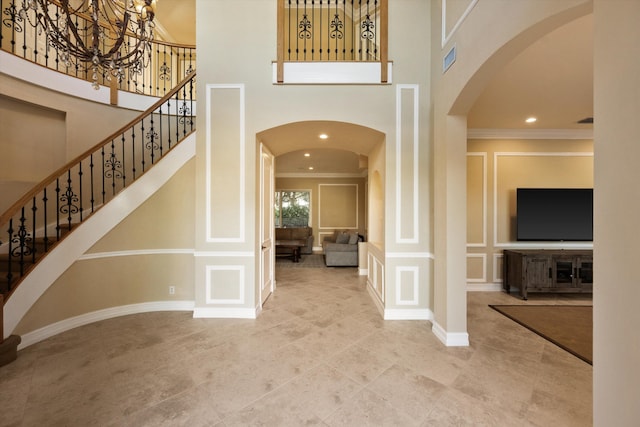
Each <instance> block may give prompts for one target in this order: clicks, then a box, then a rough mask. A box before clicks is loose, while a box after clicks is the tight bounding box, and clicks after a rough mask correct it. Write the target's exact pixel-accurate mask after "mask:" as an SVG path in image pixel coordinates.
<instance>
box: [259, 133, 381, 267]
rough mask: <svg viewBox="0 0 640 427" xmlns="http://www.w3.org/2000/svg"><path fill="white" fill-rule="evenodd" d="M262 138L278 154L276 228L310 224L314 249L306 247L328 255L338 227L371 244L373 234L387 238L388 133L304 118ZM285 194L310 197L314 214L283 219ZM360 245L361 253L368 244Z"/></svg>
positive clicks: (262, 142)
mask: <svg viewBox="0 0 640 427" xmlns="http://www.w3.org/2000/svg"><path fill="white" fill-rule="evenodd" d="M256 138H257V141H258V142H259V143H260V144H263V145H264V146H265V147H266V148H267V149H268V150H269V151H270V152H271V153H272V155H273V156H274V190H275V193H276V195H275V197H274V204H275V205H277V207H276V208H275V212H276V213H275V217H276V219H275V221H274V223H275V226H276V227H285V226H292V225H295V226H306V227H308V228H309V229H310V231H309V233H310V234H311V235H312V242H313V243H312V249H311V248H305V249H306V250H307V251H308V252H307V254H309V253H310V252H312V253H313V254H316V255H317V254H322V252H323V249H322V242H323V240H324V239H325V238H328V237H331V236H333V235H334V234H335V232H336V231H349V232H351V233H356V234H358V235H360V236H362V237H363V238H364V240H365V242H367V243H368V242H369V240H370V239H371V238H375V242H376V244H382V243H383V242H384V233H383V231H384V226H383V224H384V186H383V185H382V183H383V182H384V168H383V166H382V165H384V162H385V160H384V152H385V151H384V144H385V135H384V134H383V133H382V132H380V131H377V130H375V129H371V128H369V127H365V126H361V125H357V124H353V123H345V122H336V121H304V122H294V123H288V124H283V125H280V126H277V127H274V128H271V129H267V130H265V131H262V132H259V133H258V134H257V135H256ZM372 174H373V175H372ZM259 175H262V174H259ZM372 177H375V178H372ZM372 179H373V180H374V183H372ZM372 188H374V189H375V190H374V191H375V195H372V193H371V191H372ZM281 193H282V194H286V196H287V197H290V196H291V194H295V195H300V196H301V197H302V196H304V197H303V199H304V200H305V202H304V203H303V204H305V205H306V204H307V203H308V212H307V213H306V215H308V217H304V215H301V216H303V218H301V219H300V220H299V221H293V220H292V219H285V218H278V215H281V213H280V211H282V206H281V204H282V200H279V198H278V195H279V194H281ZM305 197H306V198H305ZM278 203H280V205H278ZM287 203H289V202H287ZM259 220H260V221H263V222H264V221H265V218H261V219H259ZM300 221H301V222H300ZM298 223H299V224H298ZM357 246H360V247H359V249H358V251H359V252H360V251H362V250H364V248H366V245H365V246H364V248H363V247H362V246H361V245H357ZM301 250H304V249H303V248H301ZM303 253H304V252H303ZM358 255H360V254H358ZM365 259H366V258H365ZM352 262H353V261H349V263H348V265H346V266H354V267H360V258H358V260H357V261H356V263H355V265H352V264H351V263H352ZM361 270H362V268H360V270H359V272H360V274H366V272H362V271H361Z"/></svg>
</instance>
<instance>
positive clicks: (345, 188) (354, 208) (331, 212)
mask: <svg viewBox="0 0 640 427" xmlns="http://www.w3.org/2000/svg"><path fill="white" fill-rule="evenodd" d="M318 206H319V207H320V209H319V210H318V211H319V212H318V224H319V228H325V229H326V228H331V229H355V230H357V229H358V184H319V185H318Z"/></svg>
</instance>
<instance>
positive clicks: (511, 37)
mask: <svg viewBox="0 0 640 427" xmlns="http://www.w3.org/2000/svg"><path fill="white" fill-rule="evenodd" d="M523 7H524V6H521V5H517V4H516V3H514V4H511V3H510V4H509V5H506V4H503V3H500V4H498V3H491V2H488V3H482V2H479V3H477V4H476V6H475V9H474V10H473V11H472V12H471V14H473V16H474V18H475V19H467V20H466V21H465V22H464V23H462V25H459V26H458V27H457V30H456V32H455V33H454V34H453V35H452V37H451V38H450V39H449V40H448V41H447V45H445V46H444V47H443V49H442V51H441V52H434V61H435V62H440V61H441V59H442V58H441V56H444V55H446V53H447V52H448V51H449V49H450V47H451V46H452V45H453V44H455V45H456V49H457V51H458V52H465V56H464V57H459V58H458V59H457V61H456V63H455V64H454V65H453V66H452V67H451V68H450V69H449V70H447V71H446V73H443V74H442V75H440V74H436V75H435V76H434V77H435V80H434V82H433V84H434V87H435V88H436V91H435V93H434V111H435V114H434V152H435V162H436V164H435V182H434V186H435V215H434V219H435V222H434V233H435V240H434V243H435V251H436V263H435V266H436V271H435V295H434V300H435V312H434V315H435V323H436V325H439V327H441V329H442V330H441V331H440V332H439V333H438V331H436V333H437V334H439V335H441V339H442V340H443V341H444V342H446V343H451V344H450V345H460V344H457V343H461V342H462V341H463V339H464V337H465V336H467V333H466V330H467V324H466V323H467V320H466V319H467V316H466V282H467V277H466V268H463V269H461V268H460V266H461V265H464V266H466V258H467V250H466V247H467V239H466V227H467V225H466V220H467V215H466V212H467V208H466V152H467V150H466V146H467V136H468V134H467V114H468V113H469V111H470V110H471V107H472V106H473V104H474V102H475V101H476V99H477V98H478V96H479V95H480V94H481V93H482V91H483V90H484V89H485V88H486V87H487V85H488V84H489V82H490V81H491V79H492V78H493V76H494V74H495V73H496V72H497V71H498V70H500V69H502V68H503V67H504V66H505V64H507V63H509V62H510V61H511V60H513V59H514V58H515V57H516V56H517V55H518V54H519V53H520V52H522V51H523V50H524V49H526V47H527V46H529V45H531V43H533V42H535V41H536V40H538V39H539V38H540V37H542V36H544V35H545V34H548V33H549V32H550V31H552V30H554V29H556V28H558V27H560V26H562V25H564V24H566V23H568V22H570V21H572V20H574V19H576V18H578V17H580V16H584V15H586V14H588V13H590V11H591V9H592V4H591V2H587V1H585V2H584V3H581V4H577V5H576V3H572V5H571V6H567V5H566V4H560V3H554V4H546V5H545V7H538V8H531V10H530V11H529V12H528V13H527V14H522V9H523ZM498 15H499V16H502V20H503V22H505V23H508V24H505V25H504V26H503V27H501V28H500V30H499V31H492V32H487V31H486V28H487V26H490V25H494V24H492V21H491V20H492V19H493V18H492V17H495V16H498ZM469 16H471V15H469ZM478 46H481V47H482V49H478ZM467 339H468V336H467Z"/></svg>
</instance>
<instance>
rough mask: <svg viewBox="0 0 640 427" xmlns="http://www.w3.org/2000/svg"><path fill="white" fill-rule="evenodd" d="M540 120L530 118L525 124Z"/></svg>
mask: <svg viewBox="0 0 640 427" xmlns="http://www.w3.org/2000/svg"><path fill="white" fill-rule="evenodd" d="M537 120H538V119H536V118H535V117H529V118H528V119H527V120H525V122H527V123H535V122H536V121H537Z"/></svg>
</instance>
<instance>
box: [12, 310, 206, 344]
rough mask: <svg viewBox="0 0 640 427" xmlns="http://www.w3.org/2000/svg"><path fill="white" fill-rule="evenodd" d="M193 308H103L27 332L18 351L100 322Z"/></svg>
mask: <svg viewBox="0 0 640 427" xmlns="http://www.w3.org/2000/svg"><path fill="white" fill-rule="evenodd" d="M193 307H194V302H193V301H154V302H143V303H139V304H129V305H121V306H118V307H110V308H105V309H103V310H97V311H93V312H91V313H85V314H81V315H79V316H75V317H70V318H69V319H64V320H61V321H59V322H56V323H52V324H51V325H47V326H44V327H42V328H40V329H36V330H35V331H32V332H28V333H26V334H24V335H22V336H21V338H22V342H21V344H20V345H19V346H18V350H22V349H23V348H26V347H28V346H30V345H33V344H36V343H38V342H40V341H42V340H45V339H47V338H50V337H52V336H54V335H57V334H61V333H62V332H66V331H68V330H70V329H73V328H77V327H79V326H84V325H88V324H90V323H94V322H99V321H102V320H107V319H112V318H114V317H120V316H127V315H130V314H139V313H149V312H152V311H192V310H193Z"/></svg>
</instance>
